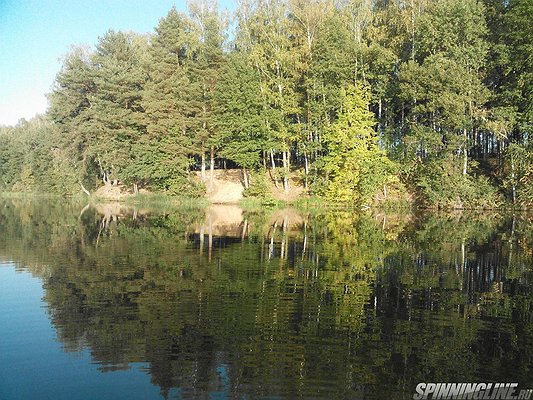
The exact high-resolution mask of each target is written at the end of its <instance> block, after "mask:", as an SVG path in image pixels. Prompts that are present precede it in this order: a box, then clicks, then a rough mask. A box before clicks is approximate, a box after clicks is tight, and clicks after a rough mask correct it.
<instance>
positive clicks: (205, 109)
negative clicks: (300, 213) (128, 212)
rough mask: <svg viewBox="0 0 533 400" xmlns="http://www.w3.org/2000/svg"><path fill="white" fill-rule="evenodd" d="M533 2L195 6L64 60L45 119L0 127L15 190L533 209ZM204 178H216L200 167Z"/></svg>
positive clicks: (4, 163) (7, 174)
mask: <svg viewBox="0 0 533 400" xmlns="http://www.w3.org/2000/svg"><path fill="white" fill-rule="evenodd" d="M532 14H533V0H510V1H507V0H506V1H503V0H483V1H477V0H405V1H404V0H374V1H370V0H313V1H303V0H245V1H241V2H239V4H238V7H237V9H236V11H235V13H234V14H232V15H231V16H228V15H227V14H226V13H224V12H220V11H219V9H218V8H217V6H216V4H214V3H212V2H208V1H202V0H198V1H192V2H190V3H189V5H188V12H187V13H182V12H179V11H178V10H176V9H175V8H172V9H171V10H170V11H169V13H168V14H167V15H166V16H165V17H164V18H162V19H161V20H160V21H159V24H158V25H157V27H156V28H155V32H154V33H152V34H148V35H139V34H136V33H131V32H115V31H111V30H110V31H108V32H107V33H105V34H104V35H103V36H102V37H100V38H99V39H98V42H97V44H96V46H95V48H85V47H75V48H73V49H72V51H71V52H70V53H69V54H68V55H67V56H66V57H65V58H64V61H63V65H62V68H61V70H60V71H59V73H58V74H57V77H56V81H55V84H54V87H53V90H52V92H51V93H50V95H49V109H48V111H47V113H46V115H44V116H41V117H38V118H36V119H34V120H32V121H29V122H27V121H21V122H20V123H19V124H18V125H17V126H15V127H9V128H2V130H1V133H0V176H1V177H2V181H1V182H0V185H1V186H2V188H3V190H14V191H16V190H39V191H51V192H60V193H74V192H79V191H80V185H82V187H83V188H84V190H85V188H89V190H91V189H93V188H95V187H97V186H99V185H101V184H102V183H104V184H113V183H117V182H121V183H124V184H127V185H129V186H130V187H131V188H132V189H133V190H134V191H137V190H138V188H139V187H148V188H151V189H153V190H161V191H166V192H171V193H180V194H189V195H201V193H202V192H203V191H204V190H205V188H206V186H207V187H208V186H209V182H210V180H212V176H213V169H214V168H216V167H219V166H220V165H222V164H226V165H227V164H229V165H230V166H234V167H239V168H242V171H243V184H244V185H245V187H247V188H248V187H249V186H254V184H258V183H260V182H261V181H262V177H265V176H268V177H269V179H270V180H271V181H272V184H273V185H276V186H278V187H279V188H280V190H281V189H283V190H285V191H288V190H290V186H291V185H292V184H294V182H296V181H298V182H300V183H301V185H303V186H305V188H306V189H307V190H308V192H309V193H312V194H318V195H324V196H326V197H327V198H330V199H336V200H344V201H354V202H360V203H362V204H368V203H370V202H371V201H372V200H373V199H374V200H375V199H376V198H378V197H379V198H386V197H387V195H389V196H391V193H392V194H395V195H397V196H402V195H404V194H406V193H409V194H410V195H411V197H412V198H414V199H416V200H417V201H418V202H419V203H421V204H424V205H430V206H440V207H451V206H464V207H495V206H498V205H500V204H502V203H503V202H505V201H509V202H513V203H515V204H521V205H527V204H531V202H532V201H533V174H532V171H533V147H532V143H531V140H530V138H529V136H530V132H531V126H532V104H533V101H532V88H533V84H532V81H533V67H532V65H533V63H531V60H530V57H531V56H530V54H531V53H532V52H533V32H532V27H531V23H530V21H531V19H532ZM193 170H198V171H199V172H198V174H199V175H200V177H201V179H199V180H198V179H195V177H193V175H195V174H192V173H191V171H193Z"/></svg>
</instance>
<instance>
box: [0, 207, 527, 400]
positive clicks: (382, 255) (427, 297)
mask: <svg viewBox="0 0 533 400" xmlns="http://www.w3.org/2000/svg"><path fill="white" fill-rule="evenodd" d="M532 221H533V218H532V216H531V215H525V214H514V215H513V214H510V213H509V214H505V215H502V214H490V213H486V212H480V213H472V212H462V213H435V212H433V213H430V212H425V213H415V214H409V215H405V214H402V213H381V212H375V211H374V212H371V211H367V212H354V211H349V210H330V211H298V210H296V209H285V210H272V209H260V210H246V211H243V210H241V209H240V208H238V207H236V206H212V207H210V208H208V209H207V210H202V209H197V208H192V207H191V208H188V209H181V210H176V209H170V208H168V209H165V208H159V209H154V210H152V209H149V208H146V207H145V208H135V209H134V208H131V209H130V208H128V207H126V206H121V205H118V204H108V205H98V206H94V207H84V204H81V205H80V204H75V203H70V202H68V201H54V200H42V199H41V200H20V199H4V200H0V337H1V338H2V340H1V341H0V360H1V363H0V399H2V400H13V399H29V398H35V399H69V400H72V399H160V398H165V399H256V398H268V399H299V398H300V399H409V398H412V396H413V394H414V393H415V387H416V385H417V384H418V383H419V382H517V383H519V385H520V387H521V388H533V223H532Z"/></svg>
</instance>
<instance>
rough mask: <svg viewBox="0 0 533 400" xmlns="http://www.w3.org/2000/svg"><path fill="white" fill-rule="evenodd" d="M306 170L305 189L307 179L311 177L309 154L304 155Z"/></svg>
mask: <svg viewBox="0 0 533 400" xmlns="http://www.w3.org/2000/svg"><path fill="white" fill-rule="evenodd" d="M304 162H305V164H304V168H305V180H304V187H305V188H306V189H307V185H308V182H307V177H308V176H309V159H308V157H307V153H304Z"/></svg>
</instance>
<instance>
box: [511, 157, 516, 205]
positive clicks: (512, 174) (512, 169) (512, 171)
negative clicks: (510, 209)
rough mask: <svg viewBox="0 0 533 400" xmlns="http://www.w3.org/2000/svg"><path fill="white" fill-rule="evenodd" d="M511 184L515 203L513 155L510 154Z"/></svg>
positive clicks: (514, 202)
mask: <svg viewBox="0 0 533 400" xmlns="http://www.w3.org/2000/svg"><path fill="white" fill-rule="evenodd" d="M511 184H512V190H513V204H516V182H515V166H514V157H513V156H512V155H511Z"/></svg>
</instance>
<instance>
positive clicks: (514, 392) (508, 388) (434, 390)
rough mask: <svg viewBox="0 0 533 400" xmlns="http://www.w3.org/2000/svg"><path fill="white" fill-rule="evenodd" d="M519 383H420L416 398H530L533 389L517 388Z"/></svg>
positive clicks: (500, 399)
mask: <svg viewBox="0 0 533 400" xmlns="http://www.w3.org/2000/svg"><path fill="white" fill-rule="evenodd" d="M517 387H518V383H424V382H422V383H419V384H418V385H416V389H415V391H416V393H415V394H414V395H413V399H414V400H426V399H435V400H437V399H450V400H452V399H453V400H455V399H457V400H463V399H476V400H520V399H525V400H529V399H530V398H531V394H532V393H533V389H521V390H519V389H517Z"/></svg>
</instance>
